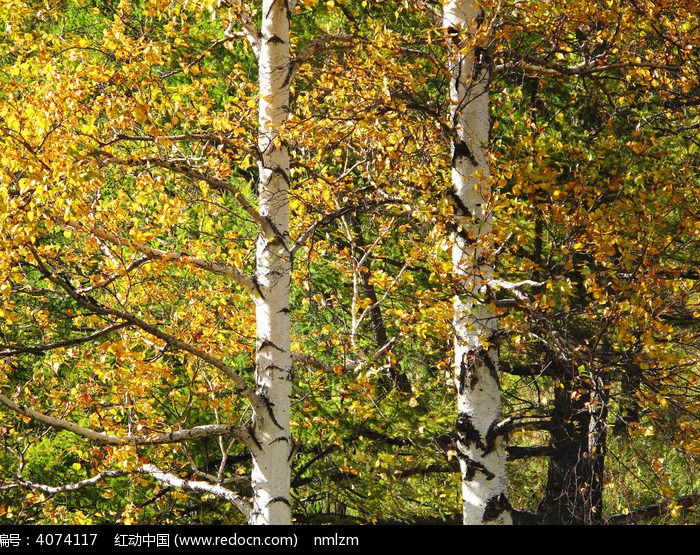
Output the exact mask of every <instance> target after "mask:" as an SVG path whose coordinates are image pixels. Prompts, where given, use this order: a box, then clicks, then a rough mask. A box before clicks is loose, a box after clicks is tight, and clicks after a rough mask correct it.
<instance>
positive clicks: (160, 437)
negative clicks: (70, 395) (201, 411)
mask: <svg viewBox="0 0 700 555" xmlns="http://www.w3.org/2000/svg"><path fill="white" fill-rule="evenodd" d="M0 404H3V405H5V406H6V407H7V408H9V409H11V410H13V411H15V412H17V413H19V414H22V415H24V416H26V417H28V418H31V419H32V420H36V421H37V422H41V423H42V424H46V425H47V426H52V427H54V428H60V429H62V430H66V431H68V432H72V433H74V434H76V435H78V436H80V437H84V438H86V439H91V440H93V441H97V442H99V443H102V444H105V445H163V444H166V443H180V442H183V441H188V440H192V439H201V438H207V437H221V436H227V437H236V438H238V439H240V440H241V441H243V442H244V443H245V444H246V445H248V444H249V443H250V442H251V439H250V432H249V431H248V430H247V428H244V427H241V426H227V425H220V424H207V425H203V426H195V427H194V428H187V429H185V430H176V431H173V432H166V433H162V434H153V435H127V436H113V435H109V434H105V433H103V432H97V431H95V430H91V429H90V428H85V427H84V426H80V425H78V424H76V423H75V422H70V421H68V420H64V419H62V418H56V417H54V416H49V415H48V414H44V413H43V412H39V411H36V410H34V409H30V408H29V407H25V406H24V405H20V404H19V403H16V402H15V401H13V400H12V399H10V398H9V397H6V396H5V395H2V394H0Z"/></svg>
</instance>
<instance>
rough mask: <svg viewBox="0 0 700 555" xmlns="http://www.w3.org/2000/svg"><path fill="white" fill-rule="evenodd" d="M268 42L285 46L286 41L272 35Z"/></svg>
mask: <svg viewBox="0 0 700 555" xmlns="http://www.w3.org/2000/svg"><path fill="white" fill-rule="evenodd" d="M267 42H274V43H275V44H284V43H285V42H284V39H281V38H279V37H278V36H277V35H272V36H271V37H270V38H269V39H267Z"/></svg>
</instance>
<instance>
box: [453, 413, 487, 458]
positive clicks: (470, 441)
mask: <svg viewBox="0 0 700 555" xmlns="http://www.w3.org/2000/svg"><path fill="white" fill-rule="evenodd" d="M455 431H456V432H457V437H458V438H459V441H460V443H462V445H464V446H465V447H469V446H470V445H476V446H477V447H478V448H479V449H486V446H485V445H484V442H483V441H482V440H481V434H480V433H479V430H477V429H476V428H475V427H474V424H473V423H472V419H471V416H469V415H468V414H460V415H459V416H458V417H457V420H455Z"/></svg>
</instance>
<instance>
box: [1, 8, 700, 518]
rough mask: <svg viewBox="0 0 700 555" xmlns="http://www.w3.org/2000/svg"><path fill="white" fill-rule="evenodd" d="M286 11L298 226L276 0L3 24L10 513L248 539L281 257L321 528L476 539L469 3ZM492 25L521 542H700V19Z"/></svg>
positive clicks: (506, 382)
mask: <svg viewBox="0 0 700 555" xmlns="http://www.w3.org/2000/svg"><path fill="white" fill-rule="evenodd" d="M288 4H289V5H290V20H289V21H290V25H291V33H290V37H291V56H292V57H291V61H290V63H289V68H288V79H289V81H288V83H287V84H286V85H288V86H289V95H290V102H289V106H287V107H286V108H287V109H288V113H287V114H286V117H285V119H284V122H283V123H282V124H281V126H280V128H279V136H276V137H275V139H274V144H275V147H276V148H278V147H279V148H280V149H282V147H284V148H285V149H287V150H288V153H289V158H290V170H289V174H288V175H285V177H283V178H280V179H282V180H284V181H285V183H286V185H285V187H288V189H287V190H286V194H288V199H287V201H288V202H287V204H285V206H288V215H289V218H290V219H289V230H288V232H287V231H285V230H282V231H280V230H279V229H277V228H275V226H274V225H272V224H271V219H270V218H268V217H267V213H265V212H264V211H261V210H260V207H261V199H262V198H263V194H264V191H261V188H260V187H261V183H262V180H261V168H263V172H264V167H263V166H264V163H262V164H263V165H262V166H261V161H262V160H263V158H264V156H263V153H262V152H261V146H260V144H261V143H260V142H259V138H260V121H259V112H258V110H259V106H260V100H261V98H260V88H259V86H260V85H259V66H258V62H257V58H256V56H257V55H258V54H257V48H258V46H259V43H258V42H256V41H259V34H258V29H259V25H260V22H261V20H262V19H263V18H264V17H266V14H264V13H261V6H260V5H258V3H252V2H244V1H238V0H227V1H223V0H222V1H216V0H198V1H164V0H139V1H137V0H133V1H127V0H121V1H116V0H115V1H88V0H62V1H60V2H51V3H47V2H43V1H37V0H24V1H20V0H13V1H11V2H4V3H2V4H0V19H2V20H3V21H5V22H6V23H5V26H4V29H0V67H1V71H0V435H1V437H2V439H1V441H0V491H2V496H0V497H1V500H0V522H2V523H59V524H68V523H104V522H120V523H124V524H132V523H134V524H135V523H153V522H159V523H163V522H168V523H244V522H247V521H250V511H251V504H250V501H251V499H253V498H255V495H256V492H255V487H253V486H252V485H251V480H250V475H251V470H252V467H253V464H254V462H253V458H252V456H251V453H254V452H255V450H256V449H258V448H260V447H259V445H257V443H256V442H257V437H256V434H255V431H254V430H253V431H251V430H252V428H251V418H252V417H253V415H258V417H260V415H265V417H268V416H269V415H273V413H274V411H269V409H270V407H269V405H268V406H266V402H267V400H269V399H268V397H267V396H266V393H264V392H263V391H262V389H261V386H260V382H259V381H257V382H256V379H258V378H257V376H258V374H256V370H257V369H258V368H259V361H258V362H256V353H257V354H259V353H260V351H261V350H262V349H265V348H268V349H272V350H274V349H275V345H265V344H263V345H261V341H260V338H259V336H256V303H259V301H260V299H261V298H264V297H265V291H264V290H261V284H260V282H259V280H258V275H259V266H260V262H259V260H260V259H259V255H258V256H257V257H256V248H259V245H260V241H261V239H260V238H261V237H264V240H265V241H267V246H268V247H269V248H270V249H273V248H278V247H279V249H278V251H276V252H283V253H284V255H283V256H288V260H289V263H290V265H291V269H290V272H289V276H288V277H289V278H290V280H291V281H290V304H289V307H288V311H289V319H290V322H291V323H290V333H291V357H292V360H293V367H294V371H293V377H292V378H290V379H291V380H292V381H291V387H292V393H291V416H290V425H291V435H292V437H293V440H294V446H293V449H290V451H291V456H290V465H291V466H290V468H291V477H290V480H291V497H290V499H289V504H290V507H291V514H292V518H293V519H294V521H295V522H299V523H327V522H341V523H353V524H365V523H382V522H393V523H396V522H401V523H416V522H436V523H437V522H454V521H456V520H457V521H458V520H459V519H460V516H459V513H460V495H459V484H460V480H459V475H458V453H457V449H456V440H457V436H456V432H455V418H456V416H457V412H456V403H455V386H454V382H453V362H452V334H453V327H452V321H453V320H452V311H453V298H454V296H455V295H458V294H464V293H465V291H464V290H463V283H462V281H461V280H460V279H459V278H458V276H455V275H454V273H453V267H452V259H451V253H450V248H451V246H452V244H453V243H452V242H453V239H454V237H455V233H457V232H458V231H459V230H460V229H461V227H460V225H457V223H456V222H458V221H459V218H457V217H456V215H455V213H456V208H455V204H454V199H453V198H452V197H451V195H450V194H449V187H450V172H451V170H452V167H451V164H452V152H451V148H452V144H453V140H454V138H455V137H454V125H453V124H454V121H453V120H452V116H451V106H450V100H449V90H448V89H449V83H450V77H451V76H450V72H449V69H448V67H447V65H446V60H447V58H448V52H449V49H450V47H451V46H450V45H453V44H455V43H456V42H455V37H454V35H453V34H452V33H451V32H450V31H449V30H448V29H445V28H444V27H443V26H442V24H441V20H440V17H439V16H440V12H441V8H442V2H430V1H428V2H423V1H419V0H412V1H408V2H393V1H386V2H352V1H344V0H331V1H328V2H318V1H316V0H298V1H297V2H296V3H291V2H290V3H288ZM292 4H293V6H292ZM480 4H481V5H482V6H483V8H484V9H483V22H482V23H481V24H480V27H479V28H480V31H479V36H478V37H476V38H474V37H462V38H463V39H464V40H463V41H462V42H461V43H460V44H463V45H464V46H463V47H464V48H465V49H466V48H472V49H473V48H475V45H476V46H478V48H482V49H483V55H484V58H483V59H484V60H485V63H488V64H489V67H490V69H491V73H490V79H489V87H488V90H489V104H490V111H491V129H490V138H489V149H488V152H487V154H488V158H489V161H490V171H491V174H490V184H491V189H490V191H491V193H490V196H489V198H488V199H487V206H486V207H485V210H486V211H487V212H488V213H489V216H490V217H492V218H493V226H492V229H491V230H490V232H489V233H488V234H486V235H485V236H483V237H479V238H478V252H484V253H486V255H485V256H488V257H489V259H490V260H491V261H492V263H493V267H494V275H493V278H492V279H490V280H489V282H488V283H487V284H486V285H485V286H484V287H483V288H481V289H480V290H479V291H478V292H477V293H476V294H475V293H474V292H470V294H471V295H473V296H474V297H475V302H478V303H483V304H484V305H485V306H488V307H489V309H490V310H492V311H493V314H495V315H496V317H497V319H498V331H497V332H495V333H493V334H491V335H490V336H489V337H484V338H483V341H484V347H493V348H497V349H498V351H499V353H500V361H499V377H500V383H501V394H502V404H503V416H504V421H503V430H504V435H505V432H506V431H507V453H508V461H509V462H508V475H509V482H510V484H509V487H510V504H511V505H512V509H513V514H514V520H515V521H516V522H537V523H577V524H578V523H593V524H602V523H605V522H630V521H634V520H635V519H636V518H639V519H641V518H645V519H649V518H657V520H656V521H654V522H697V509H696V508H695V504H696V498H695V497H693V495H695V494H697V493H698V492H700V477H699V476H698V473H697V465H698V457H699V456H700V427H699V424H698V417H699V415H700V389H699V387H700V383H699V382H698V378H699V375H698V372H699V366H698V356H699V355H700V352H699V349H698V345H699V339H700V338H699V334H698V310H699V309H698V300H699V298H700V290H699V289H698V278H699V277H700V275H699V273H698V269H697V260H698V258H699V249H698V247H699V244H698V239H699V237H700V219H699V218H698V214H699V211H700V205H699V201H698V190H699V189H700V187H699V184H700V181H699V180H700V173H699V171H700V168H699V167H698V159H699V158H698V153H699V150H700V143H698V140H697V130H698V127H699V126H700V123H699V121H700V120H699V119H698V118H699V116H700V114H698V105H699V102H700V74H699V70H700V66H699V65H698V50H700V17H699V16H700V12H699V11H698V8H697V6H696V3H695V2H694V1H692V0H668V1H664V2H651V1H647V0H634V1H630V2H608V1H604V0H600V1H596V2H592V3H591V2H588V3H586V2H569V1H562V2H553V3H550V2H530V1H525V2H514V1H513V2H509V1H504V2H496V1H491V0H489V1H485V2H481V3H480ZM286 85H285V86H286ZM272 173H273V174H275V171H272ZM275 175H277V178H279V176H280V175H281V172H277V173H276V174H275ZM276 198H279V197H275V196H274V195H273V198H272V199H267V201H266V202H268V204H270V205H272V206H274V205H275V199H276ZM282 204H284V203H282ZM279 242H282V243H284V245H283V246H280V243H279ZM283 278H284V276H282V278H280V279H283ZM285 279H286V278H285ZM262 289H264V287H262ZM258 306H259V304H258ZM257 318H258V320H259V318H260V316H259V314H258V316H257ZM256 338H257V339H256ZM263 343H264V342H263ZM273 373H274V372H273ZM271 418H272V420H274V417H271ZM638 508H644V511H639V512H635V511H636V510H637V509H638Z"/></svg>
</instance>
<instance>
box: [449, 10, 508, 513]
mask: <svg viewBox="0 0 700 555" xmlns="http://www.w3.org/2000/svg"><path fill="white" fill-rule="evenodd" d="M481 19H483V11H482V10H481V9H480V8H479V6H478V3H477V2H472V1H469V0H449V1H448V2H446V3H445V5H444V11H443V26H444V28H445V30H446V32H447V37H448V40H449V48H450V52H449V58H448V64H449V70H450V74H451V81H450V101H451V115H452V126H453V132H454V133H453V145H452V147H453V148H452V184H451V189H450V195H451V198H452V201H453V205H454V211H455V229H454V233H453V238H454V239H453V241H454V242H453V248H452V263H453V272H454V274H455V277H456V278H457V279H456V281H457V287H458V294H457V295H456V296H455V300H454V317H453V325H454V334H455V337H454V357H455V360H454V381H455V386H456V389H457V409H458V416H457V421H456V423H455V428H456V432H457V437H458V442H457V451H458V457H459V461H460V469H461V475H462V505H463V522H464V524H511V523H512V520H511V514H510V503H509V501H508V481H507V476H506V458H505V440H504V435H503V433H501V432H502V427H503V426H502V425H501V423H502V415H501V391H500V384H499V377H498V352H497V349H496V347H495V346H494V345H493V344H492V343H491V342H492V340H493V339H494V338H493V334H494V332H495V331H496V329H497V315H496V314H495V312H494V310H493V309H492V308H491V307H490V306H489V304H488V300H487V299H486V298H485V293H486V285H487V284H488V281H489V279H490V278H491V277H492V274H493V265H492V262H491V261H490V260H489V257H488V253H486V252H484V251H483V249H482V247H481V246H480V245H481V243H482V242H483V238H484V237H485V236H486V235H487V234H488V233H489V231H490V229H491V226H492V221H491V214H490V210H489V207H488V205H489V199H490V196H491V191H490V182H489V177H490V171H489V160H488V155H487V147H488V141H489V127H490V124H489V99H488V81H489V61H488V58H487V55H486V51H485V50H484V49H482V48H480V47H479V44H478V42H479V41H478V40H477V38H476V35H477V31H478V28H479V25H480V21H481Z"/></svg>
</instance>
